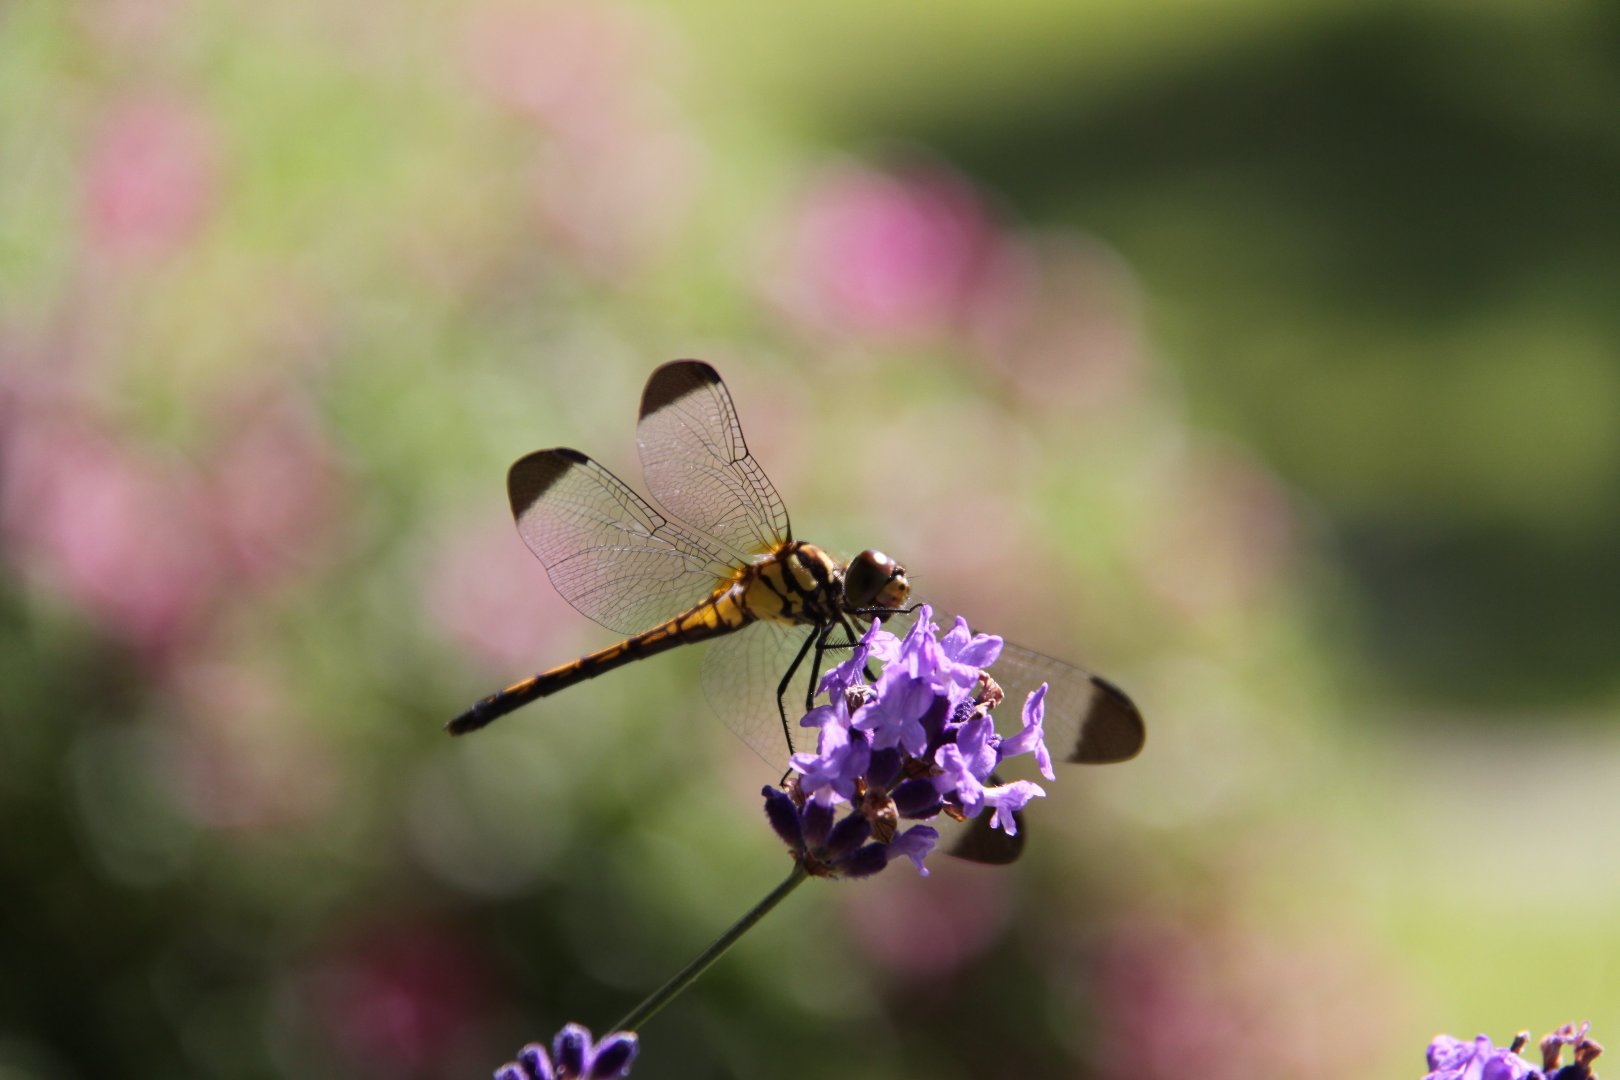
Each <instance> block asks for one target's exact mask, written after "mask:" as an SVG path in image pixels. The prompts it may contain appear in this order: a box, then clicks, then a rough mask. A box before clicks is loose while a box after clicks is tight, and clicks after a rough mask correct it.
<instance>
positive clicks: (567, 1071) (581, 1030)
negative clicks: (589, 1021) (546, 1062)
mask: <svg viewBox="0 0 1620 1080" xmlns="http://www.w3.org/2000/svg"><path fill="white" fill-rule="evenodd" d="M590 1055H591V1032H590V1029H589V1028H587V1027H585V1025H583V1024H574V1023H568V1024H564V1025H563V1029H562V1030H561V1031H559V1032H557V1037H556V1038H555V1039H553V1040H552V1041H551V1060H552V1063H553V1064H554V1065H555V1067H556V1069H557V1072H558V1073H560V1074H561V1075H563V1076H567V1077H574V1076H584V1075H585V1070H586V1069H587V1068H589V1067H590Z"/></svg>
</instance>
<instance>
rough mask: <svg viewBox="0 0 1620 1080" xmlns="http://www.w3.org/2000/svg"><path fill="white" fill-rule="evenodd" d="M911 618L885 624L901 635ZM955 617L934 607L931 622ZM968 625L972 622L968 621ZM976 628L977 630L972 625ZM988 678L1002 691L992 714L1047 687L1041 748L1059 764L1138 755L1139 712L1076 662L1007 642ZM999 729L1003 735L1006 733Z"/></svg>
mask: <svg viewBox="0 0 1620 1080" xmlns="http://www.w3.org/2000/svg"><path fill="white" fill-rule="evenodd" d="M916 619H917V617H916V614H915V613H912V614H900V615H896V616H894V617H893V618H891V619H888V620H885V623H884V625H885V626H886V627H888V628H889V629H891V630H893V631H894V632H895V633H897V634H904V633H905V632H906V631H907V630H909V629H910V628H911V626H912V624H913V623H915V622H916ZM954 621H955V617H954V616H953V615H950V614H948V613H944V612H941V611H939V610H938V609H935V611H934V622H935V623H937V624H938V625H939V627H940V630H941V632H942V633H943V632H944V631H946V630H949V629H950V627H951V624H952V623H953V622H954ZM969 625H970V626H972V623H971V622H970V623H969ZM974 629H975V630H979V629H980V628H979V627H974ZM990 674H991V676H992V677H993V678H994V679H995V680H996V682H997V683H999V684H1000V685H1001V688H1002V690H1003V691H1005V692H1006V695H1007V696H1006V702H1007V703H1006V704H1005V705H1003V706H1002V707H1001V710H997V712H998V714H999V713H1000V712H1001V711H1002V710H1006V709H1014V710H1016V709H1018V708H1020V707H1022V706H1023V703H1024V699H1025V698H1026V697H1028V695H1029V693H1030V691H1032V690H1034V689H1035V688H1036V687H1038V686H1040V685H1041V683H1043V682H1044V683H1046V684H1047V685H1048V687H1049V689H1048V690H1047V692H1046V745H1047V747H1048V748H1049V749H1050V750H1051V751H1052V756H1053V757H1054V758H1056V759H1057V760H1059V761H1067V762H1073V763H1077V764H1085V765H1106V764H1109V763H1111V762H1116V761H1128V760H1130V759H1131V758H1133V757H1135V756H1136V755H1137V754H1139V753H1141V751H1142V746H1143V744H1144V743H1145V742H1146V741H1147V728H1146V726H1145V725H1144V724H1143V722H1142V714H1141V713H1140V712H1139V711H1137V708H1136V705H1135V703H1134V702H1132V701H1131V699H1130V698H1129V697H1127V696H1126V694H1125V692H1124V691H1123V690H1121V689H1120V688H1119V687H1117V686H1115V685H1114V684H1113V683H1111V682H1109V681H1108V680H1107V679H1104V678H1103V677H1102V676H1100V675H1095V674H1093V673H1091V672H1089V671H1087V670H1086V669H1085V668H1083V667H1080V666H1078V665H1076V664H1070V663H1066V662H1064V661H1062V660H1055V659H1053V658H1052V657H1050V656H1046V655H1044V654H1043V653H1038V652H1035V651H1034V650H1033V649H1026V648H1024V647H1023V646H1021V645H1014V644H1013V643H1012V642H1007V643H1006V644H1005V645H1004V646H1003V647H1002V650H1001V657H1000V658H999V659H998V660H997V661H996V662H995V663H994V664H992V665H991V667H990ZM998 726H999V727H1002V730H1003V733H1004V734H1005V733H1006V731H1007V730H1008V729H1007V728H1006V727H1005V725H998Z"/></svg>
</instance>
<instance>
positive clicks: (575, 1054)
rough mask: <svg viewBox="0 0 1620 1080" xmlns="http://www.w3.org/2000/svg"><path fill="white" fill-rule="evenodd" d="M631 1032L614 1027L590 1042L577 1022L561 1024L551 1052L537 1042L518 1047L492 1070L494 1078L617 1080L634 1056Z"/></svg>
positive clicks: (585, 1030)
mask: <svg viewBox="0 0 1620 1080" xmlns="http://www.w3.org/2000/svg"><path fill="white" fill-rule="evenodd" d="M636 1049H637V1040H636V1036H635V1033H634V1032H630V1031H615V1032H613V1034H611V1035H605V1036H603V1037H602V1041H601V1042H599V1043H594V1044H593V1043H592V1042H591V1032H590V1029H589V1028H586V1027H584V1026H582V1025H580V1024H565V1025H563V1029H562V1030H561V1031H559V1032H557V1037H556V1038H555V1039H553V1040H552V1043H551V1053H550V1054H547V1053H546V1048H545V1047H543V1046H541V1045H540V1044H539V1043H530V1044H529V1045H528V1046H525V1047H524V1048H523V1049H522V1050H519V1051H518V1055H517V1060H516V1061H512V1062H508V1063H507V1064H505V1065H502V1066H501V1067H500V1068H499V1069H496V1070H495V1080H619V1078H620V1077H624V1076H629V1075H630V1065H631V1063H632V1062H634V1061H635V1060H636Z"/></svg>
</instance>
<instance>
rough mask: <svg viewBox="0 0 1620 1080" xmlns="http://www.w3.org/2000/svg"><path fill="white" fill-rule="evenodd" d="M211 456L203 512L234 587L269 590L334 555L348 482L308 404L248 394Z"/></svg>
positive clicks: (229, 409) (230, 412)
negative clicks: (267, 587)
mask: <svg viewBox="0 0 1620 1080" xmlns="http://www.w3.org/2000/svg"><path fill="white" fill-rule="evenodd" d="M218 412H219V414H220V415H222V416H224V417H225V418H226V419H227V423H226V424H225V425H224V427H223V430H222V434H221V436H220V439H219V445H218V446H216V447H215V448H214V449H213V450H211V451H210V453H209V455H208V462H207V470H206V474H205V480H204V485H205V490H206V493H207V496H208V498H207V503H206V509H207V513H208V516H209V518H210V520H211V524H212V527H213V528H214V530H215V531H216V532H217V534H218V536H219V541H220V548H221V551H222V553H223V555H224V558H225V559H226V560H227V562H228V564H229V566H230V569H231V572H232V574H233V576H234V577H235V578H236V580H238V581H240V582H244V583H247V584H255V585H269V584H273V583H274V582H275V581H277V580H279V579H280V578H281V577H283V576H284V575H286V574H289V573H295V572H298V571H301V570H307V569H309V568H311V567H313V566H315V565H317V564H319V563H320V562H321V561H323V560H324V559H326V558H328V557H330V556H331V555H332V554H333V549H334V548H335V546H336V543H335V541H336V539H337V536H336V534H337V531H338V527H339V526H340V524H341V522H340V520H339V516H340V513H341V509H342V506H343V503H344V500H343V493H344V488H345V482H344V481H345V478H344V475H343V471H342V468H341V466H340V463H339V460H338V454H337V450H336V448H335V447H334V446H333V445H332V443H331V441H330V439H328V437H327V435H326V432H325V431H324V430H323V429H322V427H321V425H320V422H319V420H318V418H317V417H316V416H315V415H314V413H313V411H312V410H311V409H310V407H309V404H308V403H307V402H305V401H303V400H301V399H300V398H298V397H297V396H296V395H294V394H291V393H287V392H268V393H256V394H252V395H249V396H248V397H247V399H246V400H244V401H241V402H238V403H236V404H233V405H226V406H224V407H222V408H221V409H219V410H218Z"/></svg>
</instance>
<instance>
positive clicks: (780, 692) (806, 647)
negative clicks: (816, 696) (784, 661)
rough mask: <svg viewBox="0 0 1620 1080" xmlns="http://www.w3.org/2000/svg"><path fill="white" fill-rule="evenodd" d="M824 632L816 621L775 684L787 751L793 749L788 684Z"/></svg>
mask: <svg viewBox="0 0 1620 1080" xmlns="http://www.w3.org/2000/svg"><path fill="white" fill-rule="evenodd" d="M824 634H825V630H824V629H823V627H822V624H821V623H819V622H818V623H816V624H815V630H814V631H813V632H811V633H810V634H808V635H806V637H805V639H804V644H803V645H800V646H799V651H798V654H797V655H795V656H794V657H793V663H791V664H789V665H788V669H787V673H786V674H785V675H783V676H782V681H781V682H779V683H777V684H776V711H777V712H778V713H780V714H781V717H782V737H783V738H784V739H786V740H787V745H788V750H789V752H791V751H792V750H793V728H792V726H791V725H789V724H788V716H787V692H788V685H789V684H790V683H792V682H793V676H794V674H795V673H796V672H797V671H798V670H799V665H800V664H802V663H804V658H805V655H806V654H807V653H809V651H810V647H811V646H812V645H817V643H818V642H819V641H820V640H821V638H822V637H823V635H824ZM817 649H818V654H819V646H817ZM810 685H811V690H812V692H814V689H815V683H813V682H812V683H811V684H810ZM809 711H810V708H809V706H808V705H807V706H805V712H809Z"/></svg>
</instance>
